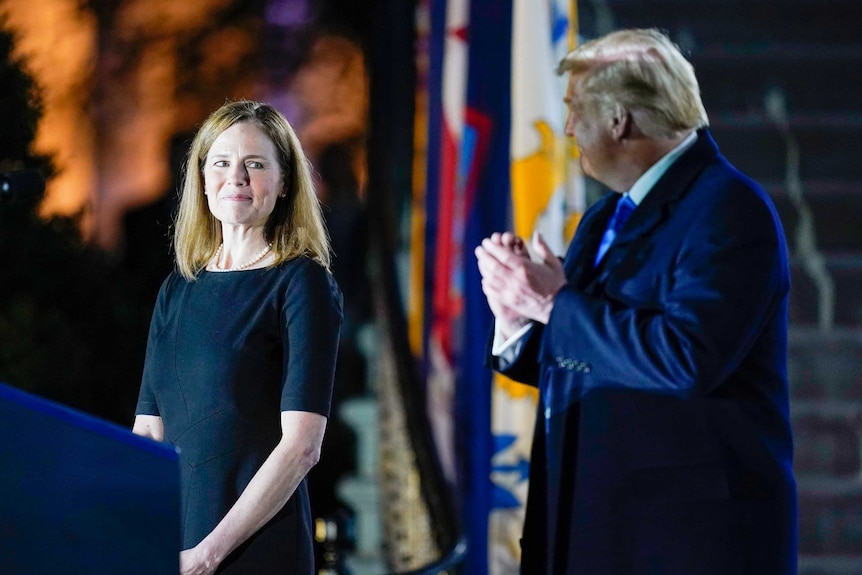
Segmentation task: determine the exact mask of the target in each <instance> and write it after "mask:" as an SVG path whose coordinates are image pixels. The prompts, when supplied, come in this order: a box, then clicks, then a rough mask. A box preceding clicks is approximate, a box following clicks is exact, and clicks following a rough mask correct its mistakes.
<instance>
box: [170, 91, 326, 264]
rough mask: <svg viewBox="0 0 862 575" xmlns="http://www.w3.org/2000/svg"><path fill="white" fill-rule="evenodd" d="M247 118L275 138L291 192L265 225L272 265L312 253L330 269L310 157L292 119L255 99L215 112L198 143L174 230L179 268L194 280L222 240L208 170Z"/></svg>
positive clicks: (188, 163) (187, 169)
mask: <svg viewBox="0 0 862 575" xmlns="http://www.w3.org/2000/svg"><path fill="white" fill-rule="evenodd" d="M242 122H248V123H251V124H254V125H256V126H258V127H259V128H260V129H261V130H263V132H264V133H265V134H266V135H267V136H268V137H269V139H270V140H272V142H273V144H275V148H276V152H277V154H278V162H279V164H280V166H281V173H282V177H283V186H284V188H283V193H284V194H285V196H284V197H281V196H279V197H278V198H277V200H276V203H275V207H274V208H273V210H272V213H271V214H270V216H269V219H268V220H267V222H266V226H265V228H264V236H265V239H266V241H267V242H272V251H273V253H274V254H275V262H274V263H273V264H272V266H276V265H279V264H281V263H283V262H284V261H286V260H289V259H292V258H296V257H299V256H308V257H310V258H312V259H314V260H316V261H317V262H318V263H320V264H321V265H322V266H324V267H325V268H327V269H329V263H330V248H329V237H328V235H327V233H326V227H325V225H324V223H323V215H322V213H321V208H320V202H319V200H318V198H317V195H316V194H315V191H314V182H313V180H312V177H311V166H310V163H309V161H308V158H307V157H306V155H305V152H304V151H303V149H302V146H301V145H300V143H299V139H298V138H297V137H296V133H295V132H294V131H293V128H292V127H291V126H290V124H289V123H288V121H287V119H286V118H285V117H284V116H283V115H282V114H281V113H280V112H279V111H278V110H276V109H275V108H273V107H272V106H270V105H269V104H262V103H260V102H253V101H250V100H241V101H238V102H228V103H226V104H225V105H223V106H222V107H221V108H219V109H218V110H216V111H215V112H213V113H212V114H210V116H209V117H208V118H207V119H206V120H205V121H204V123H203V125H202V126H201V127H200V129H199V130H198V132H197V134H196V135H195V138H194V140H193V141H192V145H191V149H190V150H189V154H188V158H187V159H186V163H185V168H184V171H185V178H184V181H183V187H182V192H181V195H180V205H179V210H178V213H177V220H176V229H175V232H174V251H175V254H176V262H177V269H178V270H179V272H180V273H181V274H182V275H183V276H184V277H186V278H187V279H190V280H193V279H194V278H195V277H197V275H198V274H199V273H200V272H201V270H203V269H204V268H205V267H206V265H207V263H208V262H209V261H210V259H211V258H212V257H213V255H214V254H215V251H216V249H217V248H218V246H219V244H220V243H221V242H222V235H221V234H222V232H221V225H220V223H219V221H218V220H217V219H216V218H215V217H214V216H213V215H212V213H211V212H210V210H209V207H208V205H207V200H206V196H205V195H204V180H203V168H204V164H205V162H206V157H207V154H208V153H209V151H210V148H211V147H212V145H213V142H215V140H216V138H218V136H219V135H221V133H222V132H224V131H225V130H227V129H228V128H230V127H231V126H233V125H234V124H239V123H242ZM272 266H271V267H272Z"/></svg>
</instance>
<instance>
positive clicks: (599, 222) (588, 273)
mask: <svg viewBox="0 0 862 575" xmlns="http://www.w3.org/2000/svg"><path fill="white" fill-rule="evenodd" d="M619 198H620V195H619V194H616V193H614V192H610V193H608V194H606V195H605V196H604V197H602V198H601V199H600V200H599V201H598V202H596V204H595V205H594V206H593V207H592V208H590V209H589V210H587V212H586V213H585V214H584V217H583V219H582V220H581V223H580V224H579V225H578V229H577V233H576V234H575V237H574V238H573V239H572V244H571V246H569V250H568V252H567V254H566V259H565V261H564V262H563V268H564V269H565V271H566V277H567V278H568V279H569V281H570V282H573V283H574V284H575V287H578V288H583V287H584V286H585V285H586V282H587V281H588V280H589V279H590V278H591V277H592V275H593V267H594V266H593V262H594V260H595V257H596V251H597V250H598V249H599V242H601V239H602V234H604V232H605V226H606V225H607V222H608V218H610V217H611V214H612V213H613V212H614V209H615V208H616V205H617V201H618V200H619Z"/></svg>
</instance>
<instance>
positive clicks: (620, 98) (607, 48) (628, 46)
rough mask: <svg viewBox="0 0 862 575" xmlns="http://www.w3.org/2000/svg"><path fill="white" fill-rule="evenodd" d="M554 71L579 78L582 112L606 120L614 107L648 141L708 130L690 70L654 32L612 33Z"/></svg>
mask: <svg viewBox="0 0 862 575" xmlns="http://www.w3.org/2000/svg"><path fill="white" fill-rule="evenodd" d="M557 71H558V72H559V73H560V74H563V73H566V72H569V73H571V74H573V75H576V76H581V77H580V78H578V84H577V94H578V98H577V99H578V101H579V103H580V104H581V105H582V106H583V107H584V109H585V110H584V111H585V112H586V113H590V114H593V115H595V116H596V117H599V118H602V117H606V115H607V114H610V113H613V111H614V110H615V109H616V107H617V106H622V107H623V108H625V110H627V111H628V112H629V113H630V114H631V115H632V118H633V120H634V122H635V124H636V125H637V126H638V128H639V129H640V130H641V131H642V132H643V133H645V134H646V135H647V136H650V137H655V138H669V137H673V136H676V135H678V134H679V133H680V132H687V131H691V130H694V129H697V128H701V127H704V126H707V125H709V119H708V118H707V115H706V110H705V109H704V107H703V102H702V101H701V98H700V87H699V86H698V83H697V78H696V77H695V75H694V67H693V66H692V65H691V63H690V62H689V61H688V60H686V59H685V57H684V56H683V55H682V53H681V52H680V50H679V48H678V47H677V46H676V44H674V43H673V42H672V41H671V40H670V39H669V38H668V37H667V36H666V35H665V34H663V33H662V32H660V31H658V30H656V29H631V30H620V31H617V32H612V33H610V34H608V35H606V36H602V37H601V38H598V39H595V40H591V41H589V42H586V43H584V44H582V45H581V46H578V47H577V48H575V49H574V50H572V51H571V52H569V53H568V54H567V55H566V57H565V58H563V60H562V61H561V62H560V65H559V67H558V68H557Z"/></svg>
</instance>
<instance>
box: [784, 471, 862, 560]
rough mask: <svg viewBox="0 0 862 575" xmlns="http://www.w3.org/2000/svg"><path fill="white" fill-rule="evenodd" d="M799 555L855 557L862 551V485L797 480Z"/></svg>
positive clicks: (844, 482) (808, 479) (823, 480)
mask: <svg viewBox="0 0 862 575" xmlns="http://www.w3.org/2000/svg"><path fill="white" fill-rule="evenodd" d="M797 483H798V487H799V551H800V553H801V554H809V555H823V554H830V555H832V554H834V555H841V554H855V553H859V551H860V549H862V482H860V481H859V480H858V479H855V480H836V479H823V478H820V479H810V478H807V477H805V476H803V477H800V478H798V480H797Z"/></svg>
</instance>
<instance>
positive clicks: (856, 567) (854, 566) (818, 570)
mask: <svg viewBox="0 0 862 575" xmlns="http://www.w3.org/2000/svg"><path fill="white" fill-rule="evenodd" d="M797 573H798V574H799V575H862V554H860V555H805V554H803V555H800V556H799V569H798V571H797Z"/></svg>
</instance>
